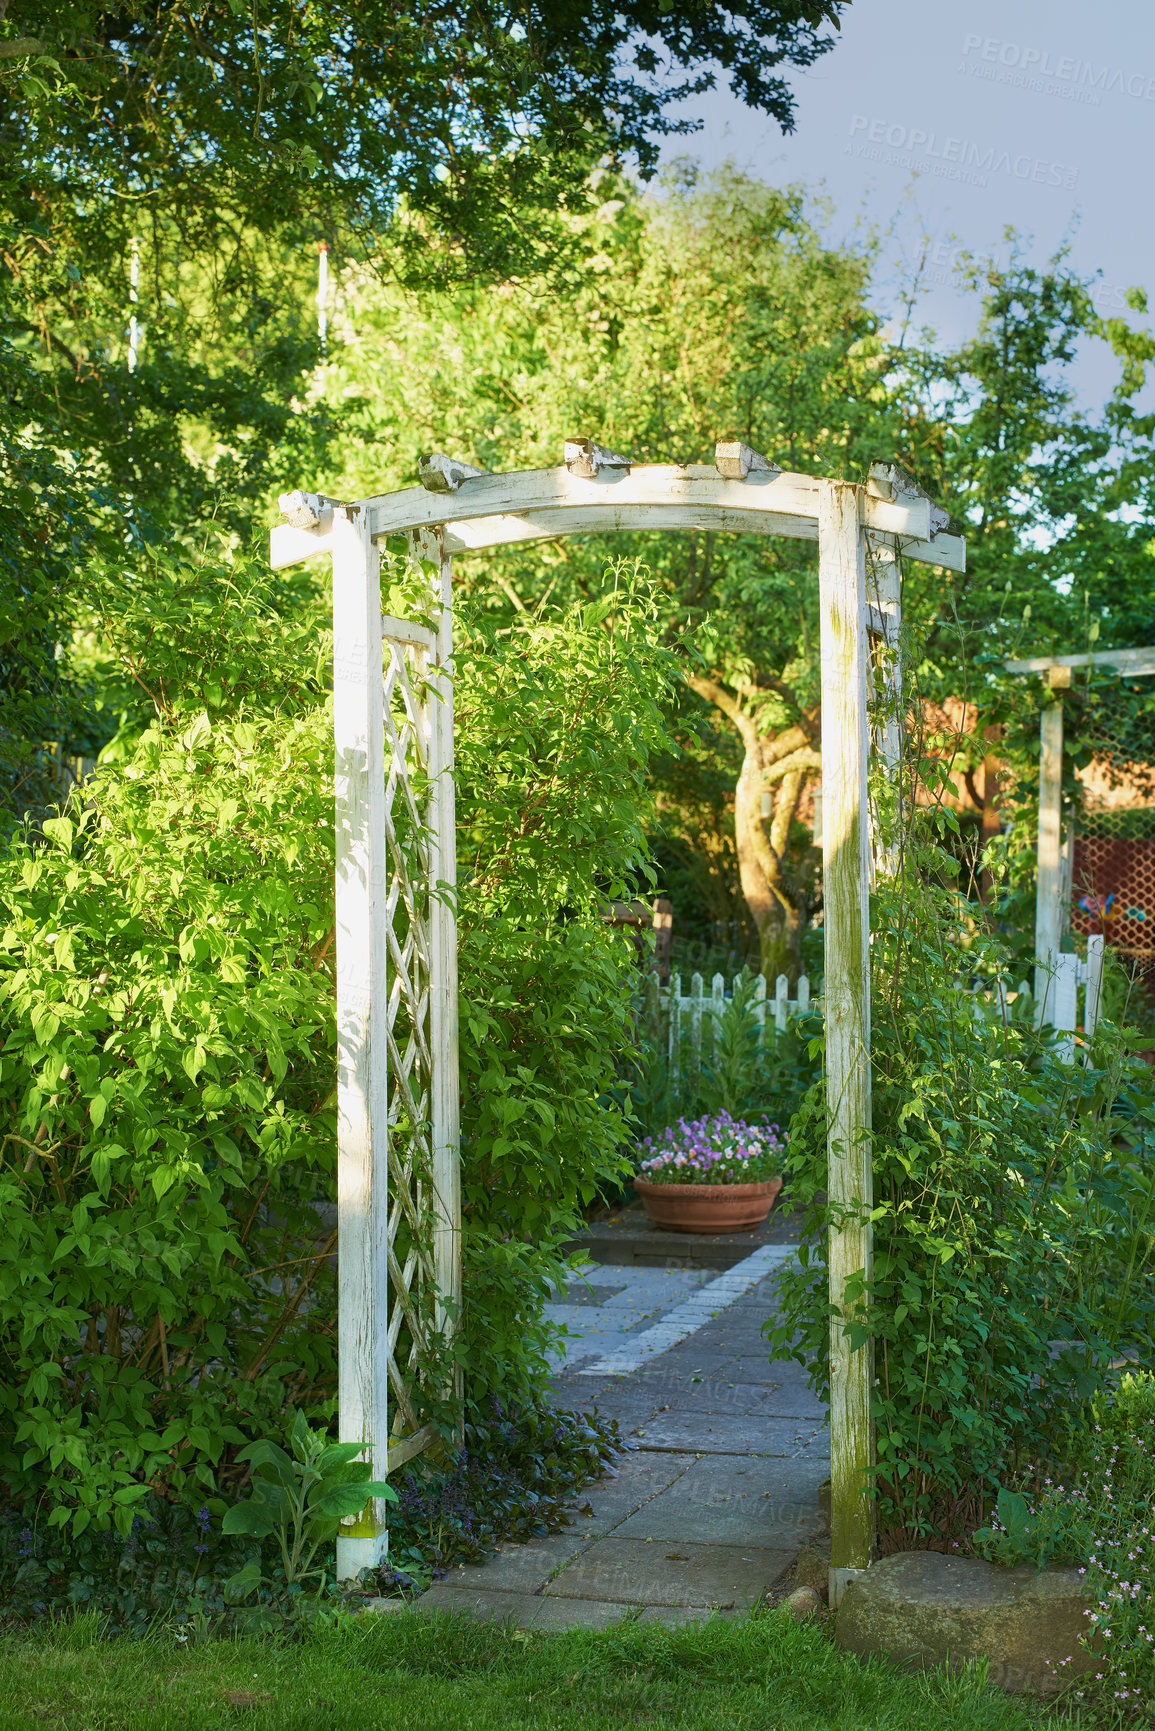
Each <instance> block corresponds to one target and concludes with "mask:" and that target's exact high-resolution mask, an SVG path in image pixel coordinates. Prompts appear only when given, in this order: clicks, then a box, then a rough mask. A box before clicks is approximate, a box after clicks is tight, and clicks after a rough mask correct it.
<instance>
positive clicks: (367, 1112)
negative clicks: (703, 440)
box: [271, 439, 965, 1598]
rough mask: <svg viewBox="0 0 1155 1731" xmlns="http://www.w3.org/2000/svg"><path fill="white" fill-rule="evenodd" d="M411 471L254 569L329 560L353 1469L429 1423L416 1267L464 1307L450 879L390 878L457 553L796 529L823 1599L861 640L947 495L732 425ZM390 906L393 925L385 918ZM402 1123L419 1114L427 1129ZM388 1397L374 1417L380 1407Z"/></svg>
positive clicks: (307, 501)
mask: <svg viewBox="0 0 1155 1731" xmlns="http://www.w3.org/2000/svg"><path fill="white" fill-rule="evenodd" d="M421 479H422V485H421V486H419V487H413V488H408V489H406V490H405V491H403V492H399V493H388V494H383V495H380V496H378V497H375V498H369V499H361V500H358V501H357V502H356V503H352V504H350V503H344V502H341V501H338V500H333V499H327V498H323V497H321V496H318V495H315V494H306V493H290V494H286V495H285V496H284V497H283V498H282V500H281V509H282V513H283V515H284V517H285V519H286V521H285V523H284V525H283V526H281V527H278V528H276V529H274V530H273V533H272V541H271V558H272V563H273V566H274V567H275V568H282V567H284V566H287V565H292V564H295V563H296V562H297V561H299V560H302V559H307V558H309V557H310V556H312V555H314V554H317V553H321V552H328V553H331V555H332V559H333V631H334V644H333V665H334V678H333V685H334V731H335V794H336V835H337V868H336V897H337V1029H338V1118H339V1151H338V1181H337V1195H338V1226H339V1236H338V1256H339V1259H338V1303H339V1406H340V1434H341V1438H342V1440H344V1441H356V1442H364V1443H365V1445H366V1449H367V1451H368V1452H369V1453H370V1455H371V1458H372V1461H373V1466H374V1477H383V1476H384V1475H385V1473H386V1472H387V1471H388V1470H389V1468H390V1467H391V1466H396V1465H398V1464H399V1463H400V1462H401V1461H403V1460H406V1459H409V1458H410V1457H411V1456H412V1455H414V1454H416V1453H417V1452H419V1450H420V1449H421V1448H422V1447H423V1446H424V1444H425V1442H426V1441H427V1440H428V1438H427V1436H426V1435H425V1434H424V1433H422V1432H416V1433H412V1432H410V1433H409V1434H402V1432H403V1426H404V1422H405V1417H406V1415H405V1411H404V1405H405V1402H404V1398H403V1381H404V1378H403V1374H402V1372H403V1368H404V1367H401V1366H398V1365H397V1364H396V1362H395V1361H394V1347H395V1343H396V1341H397V1338H398V1330H399V1328H400V1327H401V1324H402V1321H403V1320H404V1319H405V1316H406V1315H408V1314H409V1311H408V1310H407V1307H408V1306H409V1305H410V1303H411V1298H412V1294H413V1292H414V1290H415V1288H416V1286H417V1284H418V1283H419V1282H420V1281H421V1280H422V1279H425V1280H428V1281H430V1282H432V1283H433V1285H434V1286H435V1288H436V1291H437V1293H438V1294H440V1295H443V1296H444V1298H445V1299H446V1300H448V1303H447V1304H445V1305H442V1306H441V1310H440V1318H439V1320H440V1321H441V1322H442V1324H443V1325H447V1324H448V1322H449V1320H450V1319H451V1317H452V1314H453V1311H454V1309H455V1307H456V1305H457V1304H458V1303H459V1301H460V1271H459V1270H460V1262H459V1234H460V1187H459V1182H458V1176H457V1136H458V1081H457V980H456V934H455V928H454V919H453V912H452V906H451V901H450V898H449V897H447V896H445V895H441V896H438V895H436V894H433V895H430V894H428V889H429V884H427V885H426V886H425V899H424V901H423V902H422V903H421V906H420V907H419V908H417V915H418V916H419V917H415V915H414V908H415V906H416V903H415V901H414V896H415V894H416V890H415V887H414V885H413V884H412V883H411V882H410V881H407V879H406V868H405V866H404V862H401V861H400V857H399V854H398V852H397V848H396V845H395V844H396V838H395V834H394V829H393V823H392V815H391V814H392V812H393V811H394V810H395V809H397V810H399V809H400V803H399V802H400V801H402V800H404V799H411V794H410V791H409V782H408V776H409V773H410V768H411V765H412V761H413V754H414V752H416V754H417V756H418V758H421V757H424V759H425V762H426V765H427V768H428V773H429V780H428V786H429V788H430V789H431V792H430V795H429V803H428V809H427V812H426V813H425V814H424V815H425V823H426V833H427V836H428V846H427V849H426V852H425V855H424V857H423V862H422V869H423V870H424V871H425V872H427V874H428V879H429V883H430V884H432V885H433V886H436V885H438V884H440V885H442V886H450V887H451V886H453V885H454V883H455V844H454V804H453V773H452V772H453V737H452V726H453V697H452V686H451V656H452V587H451V560H452V558H453V555H454V554H462V553H470V552H475V551H480V550H482V549H488V548H493V547H503V546H509V545H512V544H514V543H518V542H526V541H538V540H551V539H554V538H556V537H557V536H560V535H570V534H578V533H589V532H591V531H605V530H611V529H623V530H624V529H675V530H677V529H680V530H686V529H710V530H729V531H733V532H735V533H742V534H750V533H755V534H763V535H785V536H791V537H795V538H799V539H802V540H809V541H814V540H816V541H817V542H818V571H819V596H820V609H821V656H822V766H823V767H822V779H823V872H824V899H825V909H826V913H825V970H826V988H825V990H826V998H825V1013H826V1039H827V1052H826V1067H827V1090H828V1100H829V1123H830V1132H829V1134H830V1188H829V1194H830V1200H831V1202H832V1204H834V1206H835V1208H836V1209H837V1210H838V1213H839V1223H838V1224H837V1225H836V1226H835V1227H834V1228H832V1231H831V1237H830V1295H831V1301H832V1303H833V1304H834V1305H836V1306H837V1307H838V1312H839V1315H837V1316H835V1318H834V1320H833V1321H832V1324H831V1360H832V1363H831V1371H832V1375H831V1385H832V1395H831V1478H832V1484H831V1513H832V1547H831V1559H832V1569H831V1587H832V1590H833V1594H834V1597H835V1598H837V1597H838V1596H839V1595H840V1593H841V1590H842V1588H843V1586H844V1585H845V1582H846V1580H847V1579H848V1578H849V1576H850V1575H852V1574H854V1573H856V1572H857V1571H859V1570H861V1569H863V1568H865V1567H866V1566H867V1564H868V1563H869V1561H870V1554H871V1544H872V1536H873V1533H872V1513H871V1502H870V1499H869V1497H868V1496H867V1494H866V1482H867V1481H866V1471H867V1469H868V1468H869V1466H870V1465H871V1463H872V1459H873V1435H872V1429H871V1419H870V1391H871V1385H872V1382H873V1364H872V1360H871V1357H870V1352H869V1349H868V1348H861V1349H859V1350H857V1351H854V1352H852V1351H851V1350H850V1348H849V1341H848V1339H847V1335H846V1332H845V1328H844V1325H843V1321H842V1318H843V1317H844V1316H846V1317H848V1316H849V1314H850V1309H851V1307H849V1306H848V1305H847V1302H846V1285H847V1282H848V1281H849V1280H851V1279H852V1278H853V1277H855V1276H856V1275H859V1276H860V1275H861V1273H862V1271H863V1270H869V1268H870V1259H871V1250H870V1239H871V1233H870V1209H871V1202H872V1180H871V1157H870V1147H869V1141H868V1133H869V1128H870V970H869V943H870V930H869V880H870V869H871V862H870V843H869V833H868V832H869V820H868V804H867V780H866V777H867V760H868V755H869V744H870V742H869V736H868V721H867V695H868V688H869V686H870V683H871V679H872V671H871V653H872V651H871V643H872V641H873V642H874V643H876V644H877V643H881V644H883V645H884V646H885V645H887V644H889V645H891V646H894V645H895V644H896V641H897V634H898V626H899V621H900V594H899V589H900V576H899V555H902V556H905V557H906V558H913V559H919V560H925V561H928V562H930V563H931V564H935V565H939V566H944V567H946V568H948V569H951V570H955V571H961V570H963V569H964V561H965V546H964V543H963V542H962V541H961V540H959V539H957V538H955V537H953V536H949V535H947V534H945V533H943V532H942V531H943V529H944V528H945V524H946V513H945V512H942V511H939V510H938V509H936V508H935V507H934V506H933V505H932V504H931V502H930V501H929V500H928V499H927V498H926V497H925V496H924V495H923V494H921V493H920V492H919V491H918V490H917V489H916V488H914V487H913V486H912V485H911V484H910V483H909V482H908V481H907V480H906V478H905V476H904V475H903V474H902V472H901V471H900V470H897V469H892V468H890V467H888V466H885V465H877V466H876V467H875V468H874V470H872V472H871V479H870V480H869V481H868V482H867V483H866V484H865V485H856V484H852V483H849V482H843V481H831V480H822V479H818V478H815V477H813V476H810V475H797V474H790V473H786V472H783V471H782V470H780V469H779V468H777V466H776V465H774V464H773V463H770V462H768V461H767V460H766V459H765V458H764V457H762V456H760V455H759V454H758V453H757V452H755V451H752V450H751V449H750V448H749V447H748V446H746V445H743V444H740V443H738V442H736V441H723V442H721V443H719V444H718V446H717V448H716V452H715V462H714V463H713V464H712V465H700V464H689V465H682V464H653V465H644V466H643V465H635V464H632V463H630V462H629V461H627V460H626V459H624V458H621V457H617V456H615V455H613V453H611V452H609V451H605V450H603V449H602V448H601V447H599V446H597V445H594V444H592V443H591V442H590V441H589V440H587V439H575V440H570V441H567V443H566V446H565V464H564V466H563V467H559V468H556V469H536V470H529V471H522V472H517V473H512V474H487V473H484V472H482V471H479V470H477V469H474V468H471V467H470V466H469V465H467V464H464V463H458V462H456V461H453V460H451V459H449V458H446V457H440V456H438V457H432V458H429V459H428V460H426V461H424V462H423V463H422V465H421ZM401 534H404V535H405V536H406V537H407V538H408V546H409V553H410V558H411V559H412V560H414V561H415V562H417V563H419V564H424V563H427V562H431V563H432V565H433V567H434V568H435V571H436V574H437V595H436V601H437V603H438V604H439V608H440V615H439V616H440V623H439V625H438V627H437V629H436V631H429V630H427V629H425V628H423V627H421V626H417V625H413V624H410V623H408V622H406V621H404V620H397V619H390V618H385V619H383V618H382V615H381V601H380V578H379V569H380V555H379V550H378V549H379V545H380V543H381V542H382V541H383V540H384V539H385V537H387V536H390V535H401ZM868 547H869V548H870V550H871V552H872V557H871V559H870V560H869V567H870V571H871V574H872V575H871V581H870V584H869V585H868V580H867V569H868V559H867V551H868ZM414 665H416V670H417V672H418V673H419V674H420V673H424V674H425V676H426V677H427V678H428V680H429V694H428V695H427V696H426V698H425V700H424V701H423V700H422V697H421V689H422V688H421V681H420V680H413V679H411V670H412V669H413V668H414ZM395 690H400V691H401V692H402V693H403V695H404V700H405V723H404V725H403V727H402V728H401V730H400V733H404V734H405V737H400V733H399V730H398V728H396V727H395V726H394V723H393V721H392V719H391V717H390V708H391V693H393V692H394V691H395ZM880 744H881V747H882V749H883V751H884V752H886V753H887V754H888V755H891V754H894V753H895V752H896V750H897V729H896V724H893V725H891V726H889V727H888V728H887V731H886V734H885V735H884V737H883V738H882V740H881V741H880ZM407 902H408V913H407V915H406V916H405V917H403V918H402V925H403V927H404V942H403V943H399V942H398V941H397V938H396V934H395V927H394V921H395V918H397V917H401V916H400V915H399V910H402V909H404V908H405V906H406V903H407ZM403 999H406V1000H407V1001H408V1005H409V1016H410V1022H409V1027H410V1037H409V1041H408V1049H407V1051H405V1052H403V1051H401V1050H400V1049H399V1046H398V1043H397V1042H395V1041H394V1039H393V1035H392V1027H393V1018H394V1016H395V1014H396V1012H397V1009H398V1006H399V1005H400V1004H401V1002H402V1000H403ZM414 1029H416V1030H417V1032H416V1033H414V1032H413V1030H414ZM398 1088H400V1090H401V1091H402V1093H403V1094H404V1095H405V1096H406V1098H407V1099H410V1100H411V1101H412V1103H413V1106H414V1108H415V1109H414V1110H411V1111H410V1113H409V1122H408V1127H407V1129H406V1130H405V1134H404V1136H400V1135H397V1134H396V1133H394V1134H393V1135H392V1136H391V1131H390V1122H389V1110H388V1108H389V1100H390V1091H391V1089H394V1090H396V1089H398ZM418 1096H420V1097H418ZM417 1116H423V1119H424V1123H425V1124H426V1125H428V1127H429V1129H428V1133H427V1138H426V1140H425V1142H424V1143H422V1141H421V1138H422V1135H423V1134H425V1132H424V1131H423V1130H421V1129H420V1128H419V1127H415V1125H414V1119H415V1117H417ZM391 1143H393V1144H399V1143H403V1144H404V1145H391ZM418 1144H421V1145H420V1146H419V1145H418ZM419 1168H423V1170H424V1173H425V1182H426V1183H427V1184H430V1185H431V1188H432V1193H433V1213H434V1215H435V1222H434V1231H433V1235H432V1236H433V1239H434V1243H433V1245H432V1246H430V1247H427V1248H426V1252H425V1254H424V1256H422V1255H416V1254H411V1255H410V1256H409V1259H408V1262H407V1264H406V1266H404V1267H402V1266H400V1265H399V1264H398V1263H397V1260H396V1257H395V1256H394V1254H393V1250H394V1244H395V1236H396V1232H397V1230H398V1223H399V1221H401V1220H402V1217H403V1216H404V1215H405V1214H406V1211H407V1210H408V1211H410V1218H412V1211H413V1208H414V1200H413V1195H412V1191H413V1189H414V1187H415V1185H416V1175H417V1171H418V1169H419ZM391 1395H392V1401H391ZM398 1406H399V1407H400V1420H399V1422H398V1425H397V1426H396V1427H394V1426H391V1422H390V1420H391V1412H392V1411H393V1410H394V1409H396V1408H397V1407H398ZM384 1513H385V1511H384V1508H383V1507H378V1508H376V1509H374V1510H373V1512H372V1516H371V1518H370V1519H367V1520H366V1522H365V1523H364V1524H363V1525H362V1526H361V1527H359V1528H357V1529H356V1530H354V1531H351V1532H348V1533H344V1532H343V1534H342V1537H341V1538H340V1540H339V1541H338V1574H339V1575H340V1576H342V1577H347V1576H349V1575H353V1574H355V1573H356V1572H357V1571H358V1570H359V1569H361V1568H365V1567H371V1566H374V1565H376V1564H377V1563H378V1562H380V1561H381V1559H382V1558H383V1556H384V1555H385V1554H386V1550H387V1544H388V1537H387V1531H386V1523H385V1518H384Z"/></svg>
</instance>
